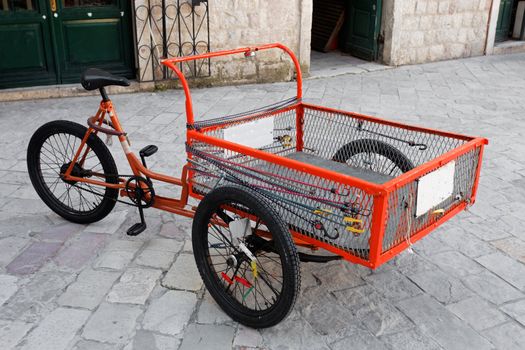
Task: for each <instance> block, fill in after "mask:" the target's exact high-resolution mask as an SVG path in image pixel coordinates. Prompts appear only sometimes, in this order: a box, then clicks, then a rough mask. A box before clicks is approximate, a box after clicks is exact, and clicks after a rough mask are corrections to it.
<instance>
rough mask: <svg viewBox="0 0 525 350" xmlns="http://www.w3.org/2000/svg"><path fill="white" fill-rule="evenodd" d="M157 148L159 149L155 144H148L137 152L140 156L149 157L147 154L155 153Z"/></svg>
mask: <svg viewBox="0 0 525 350" xmlns="http://www.w3.org/2000/svg"><path fill="white" fill-rule="evenodd" d="M158 150H159V148H158V147H157V146H155V145H148V146H146V147H144V148H143V149H141V150H140V152H139V154H140V156H141V157H142V158H144V157H149V156H152V155H154V154H155V153H157V151H158Z"/></svg>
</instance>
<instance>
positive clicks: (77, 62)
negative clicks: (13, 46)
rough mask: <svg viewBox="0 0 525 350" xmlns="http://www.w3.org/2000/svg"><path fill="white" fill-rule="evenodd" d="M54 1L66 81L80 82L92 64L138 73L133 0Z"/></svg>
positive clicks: (58, 50) (57, 40)
mask: <svg viewBox="0 0 525 350" xmlns="http://www.w3.org/2000/svg"><path fill="white" fill-rule="evenodd" d="M50 1H51V2H54V1H56V5H57V6H56V11H52V16H53V19H52V22H53V29H54V36H55V43H56V51H55V52H56V56H57V58H58V62H59V71H60V81H61V82H62V83H74V82H78V81H79V78H80V73H81V71H82V70H84V69H85V68H88V67H97V68H102V69H105V70H108V71H110V72H112V73H114V74H118V75H123V76H126V77H128V78H132V77H133V76H134V69H133V68H134V62H133V48H132V35H131V25H130V20H131V1H129V0H50Z"/></svg>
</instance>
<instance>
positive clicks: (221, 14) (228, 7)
mask: <svg viewBox="0 0 525 350" xmlns="http://www.w3.org/2000/svg"><path fill="white" fill-rule="evenodd" d="M150 1H151V3H152V4H158V3H160V2H161V1H160V0H150ZM166 2H167V3H168V4H169V3H170V2H176V0H166ZM146 3H147V0H135V2H134V4H135V9H136V11H137V13H140V11H144V8H143V7H141V6H142V5H144V4H146ZM208 3H209V28H210V31H209V34H210V45H211V51H217V50H223V49H233V48H237V47H244V46H253V45H256V44H265V43H272V42H280V43H282V44H284V45H287V46H288V47H290V48H291V49H292V50H293V51H294V52H295V54H296V55H297V56H298V58H299V60H300V63H301V66H302V68H303V71H304V73H308V70H309V66H310V31H311V22H312V0H288V1H275V0H272V1H266V0H209V1H208ZM137 17H139V18H138V19H137V20H136V23H135V24H136V35H137V38H138V37H139V36H141V35H140V33H142V28H144V22H143V21H141V19H140V18H143V16H137ZM152 28H153V30H152V31H153V32H155V27H154V25H153V24H152ZM148 31H149V25H148V26H146V33H145V34H143V35H142V36H141V37H142V39H141V41H140V42H139V43H138V48H139V55H138V62H137V63H138V68H139V76H141V77H142V76H143V77H144V79H143V80H148V79H149V80H151V78H152V72H151V65H148V64H147V63H148V62H147V60H145V59H143V58H141V57H143V56H145V55H142V56H141V55H140V50H141V49H140V48H141V47H142V48H143V50H146V47H147V46H149V45H150V43H151V37H153V38H155V39H156V40H155V41H156V42H157V44H159V43H161V42H162V40H161V37H160V36H158V35H156V34H155V33H154V35H152V36H151V35H149V33H148ZM173 36H174V37H177V35H176V33H175V34H173ZM183 41H184V40H183ZM161 51H162V50H161ZM292 69H293V66H292V64H291V60H290V59H289V58H288V56H287V55H286V54H284V53H282V51H280V50H272V51H268V52H261V53H258V55H257V57H256V58H254V59H251V58H250V59H246V58H244V57H243V56H242V55H237V56H234V57H223V58H214V59H212V64H211V77H209V78H207V79H205V80H206V81H207V82H208V83H210V84H213V85H219V84H229V83H239V82H259V81H261V82H262V81H278V80H289V79H291V78H292V76H293V70H292Z"/></svg>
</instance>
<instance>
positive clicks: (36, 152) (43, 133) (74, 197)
mask: <svg viewBox="0 0 525 350" xmlns="http://www.w3.org/2000/svg"><path fill="white" fill-rule="evenodd" d="M86 132H87V128H85V127H84V126H82V125H80V124H77V123H73V122H69V121H64V120H58V121H52V122H49V123H47V124H44V125H43V126H41V127H40V128H39V129H38V130H37V131H36V132H35V133H34V134H33V136H32V137H31V141H30V142H29V146H28V148H27V169H28V172H29V177H30V179H31V182H32V184H33V187H34V188H35V190H36V192H37V193H38V195H39V196H40V198H41V199H42V200H43V201H44V203H46V205H47V206H48V207H49V208H50V209H51V210H53V211H54V212H55V213H57V214H58V215H60V216H62V217H63V218H65V219H66V220H69V221H72V222H76V223H82V224H86V223H91V222H95V221H98V220H101V219H102V218H104V217H105V216H106V215H108V214H109V213H110V212H111V210H112V209H113V207H114V206H115V202H116V199H117V196H118V190H116V189H111V188H107V187H100V186H96V185H91V184H88V183H85V182H74V181H66V180H64V179H63V176H62V175H63V174H64V173H65V171H66V170H67V169H68V167H69V165H70V164H71V162H72V160H73V158H74V156H75V153H76V152H77V150H78V148H79V146H80V144H81V141H82V139H83V138H84V136H85V134H86ZM86 146H87V147H86ZM86 146H84V149H83V152H82V157H79V158H81V159H78V160H77V162H76V163H75V164H74V165H73V171H72V173H71V174H72V175H73V176H76V177H82V178H93V179H96V180H99V181H105V182H108V183H118V178H117V176H116V174H118V172H117V166H116V165H115V161H114V160H113V157H112V156H111V153H110V152H109V150H108V149H107V147H106V145H104V142H102V140H100V138H99V137H98V136H96V135H94V134H91V135H90V136H89V138H88V140H87V144H86ZM105 174H108V175H105Z"/></svg>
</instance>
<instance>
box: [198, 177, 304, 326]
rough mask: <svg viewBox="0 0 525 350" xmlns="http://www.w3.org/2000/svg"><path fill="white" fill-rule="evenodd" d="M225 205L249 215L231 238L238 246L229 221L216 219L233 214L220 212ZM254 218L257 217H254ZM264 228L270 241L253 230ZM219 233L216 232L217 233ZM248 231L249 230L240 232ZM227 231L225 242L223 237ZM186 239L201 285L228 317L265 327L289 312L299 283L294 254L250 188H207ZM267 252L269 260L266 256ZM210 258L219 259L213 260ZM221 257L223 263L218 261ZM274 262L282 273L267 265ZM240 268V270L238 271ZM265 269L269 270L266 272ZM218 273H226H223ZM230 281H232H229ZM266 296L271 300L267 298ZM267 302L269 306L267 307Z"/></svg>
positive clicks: (270, 210)
mask: <svg viewBox="0 0 525 350" xmlns="http://www.w3.org/2000/svg"><path fill="white" fill-rule="evenodd" d="M226 205H227V206H228V208H232V207H235V208H242V209H241V210H242V211H243V212H249V213H250V214H251V215H253V216H252V221H250V222H249V223H250V229H248V226H246V230H244V232H245V233H244V235H243V236H242V238H239V237H237V238H239V245H238V247H235V241H236V240H235V238H234V237H233V236H234V235H236V233H232V231H230V229H229V227H231V226H230V225H229V223H228V225H227V226H228V228H225V227H223V226H221V225H220V223H221V222H222V225H224V223H225V222H226V221H229V220H231V219H233V218H232V215H233V216H235V214H233V212H230V213H229V214H228V213H227V212H226V211H228V209H226V210H224V209H223V208H224V206H226ZM224 214H226V219H225V216H224ZM218 215H220V219H219V216H218ZM255 217H257V218H259V219H258V220H255V219H254V218H255ZM212 218H214V219H212ZM237 218H238V219H239V220H243V219H242V218H240V217H237ZM237 218H236V219H237ZM213 220H219V221H215V223H216V224H217V225H215V224H213V222H212V221H213ZM221 220H222V221H221ZM253 222H257V223H256V225H255V227H253V226H252V223H253ZM260 224H262V226H261V225H260ZM264 226H265V231H267V232H270V233H271V236H272V238H271V239H263V238H260V237H259V236H257V235H254V234H253V232H254V230H257V229H258V228H259V229H260V228H261V227H264ZM219 231H220V232H222V236H221V234H220V233H219ZM248 231H250V232H251V234H248V235H246V232H248ZM225 232H226V233H225ZM228 234H229V237H230V240H228V239H227V238H226V237H228ZM261 239H262V241H260V240H261ZM192 242H193V252H194V256H195V262H196V264H197V267H198V269H199V273H200V275H201V277H202V280H203V281H204V284H205V286H206V288H207V289H208V291H209V293H210V294H211V296H212V297H213V298H214V299H215V301H216V302H217V304H219V306H220V307H221V308H222V309H223V310H224V312H226V313H227V314H228V315H229V316H230V317H231V318H232V319H234V320H235V321H237V322H239V323H242V324H244V325H246V326H248V327H252V328H266V327H271V326H274V325H276V324H277V323H279V322H280V321H281V320H283V319H284V318H285V317H286V316H287V315H288V314H289V313H290V311H291V310H292V308H293V305H294V304H295V300H296V298H297V295H298V294H299V289H300V284H301V283H300V267H299V258H298V255H297V250H296V247H295V244H294V243H293V240H292V237H291V235H290V231H289V230H288V229H287V226H286V224H285V223H284V222H283V220H282V219H281V218H280V217H279V215H278V214H277V212H276V211H275V210H274V209H273V208H272V207H271V205H270V204H269V203H268V201H267V200H265V199H264V198H263V197H262V196H260V195H259V194H257V193H256V192H254V191H252V190H250V189H247V188H244V187H240V186H235V185H228V186H223V187H219V188H216V189H215V190H213V191H211V192H210V193H209V194H208V195H206V196H205V197H204V199H203V200H202V201H201V202H200V204H199V206H198V208H197V211H196V213H195V217H194V219H193V228H192ZM212 242H222V243H212ZM241 243H242V244H246V245H245V247H249V250H250V251H251V252H252V254H253V255H255V256H256V260H257V266H258V268H257V269H258V271H259V272H258V277H254V276H256V274H255V273H254V272H253V270H251V269H250V264H249V263H248V260H249V256H248V255H247V254H243V253H242V249H241V248H240V245H241ZM211 249H214V251H213V254H212V253H211V252H210V250H211ZM269 251H270V252H269ZM215 252H217V253H218V254H215ZM271 254H273V255H274V256H275V258H272V257H271V256H270V255H271ZM215 258H216V259H215ZM215 260H217V261H219V263H216V264H215V263H214V261H215ZM221 261H225V262H222V265H221ZM230 264H231V266H230ZM279 264H280V265H279ZM246 265H248V267H247V266H246ZM217 266H219V267H221V266H222V267H221V268H224V270H223V271H220V269H219V271H218V270H217ZM234 266H235V267H234ZM275 266H277V269H278V270H279V269H280V272H281V273H282V276H279V275H277V273H275V271H276V270H275V269H273V268H272V267H275ZM243 268H244V274H242V269H243ZM270 268H272V269H271V272H272V273H269V272H268V270H270ZM221 272H224V273H226V275H227V277H224V276H223V275H222V274H221ZM232 272H233V273H232ZM247 272H248V273H247ZM250 272H251V274H250ZM238 273H240V275H238ZM230 275H231V277H230ZM236 276H238V277H241V279H244V280H245V281H246V282H248V283H249V284H250V285H251V286H253V287H254V289H253V293H252V294H250V293H251V292H250V288H248V286H245V285H241V283H238V282H237V280H236ZM227 278H228V280H229V281H228V280H227ZM279 280H280V281H281V282H280V284H279V285H277V284H276V282H277V281H279ZM232 281H236V282H235V283H231V282H232ZM232 286H233V287H232ZM276 286H277V287H278V288H276ZM258 288H259V289H258ZM237 289H238V290H239V295H238V294H237ZM241 289H242V290H241ZM265 290H268V291H270V294H266V295H265V294H264V291H265ZM247 294H248V297H246V295H247ZM241 296H242V298H241ZM268 297H270V298H271V299H267V298H268ZM245 298H246V299H247V300H245ZM258 298H259V300H258ZM240 299H242V300H240ZM248 299H249V300H248ZM259 301H260V303H259ZM271 302H273V304H271V305H270V303H271ZM261 304H262V305H263V306H264V308H263V307H261ZM250 305H253V307H251V306H250Z"/></svg>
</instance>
